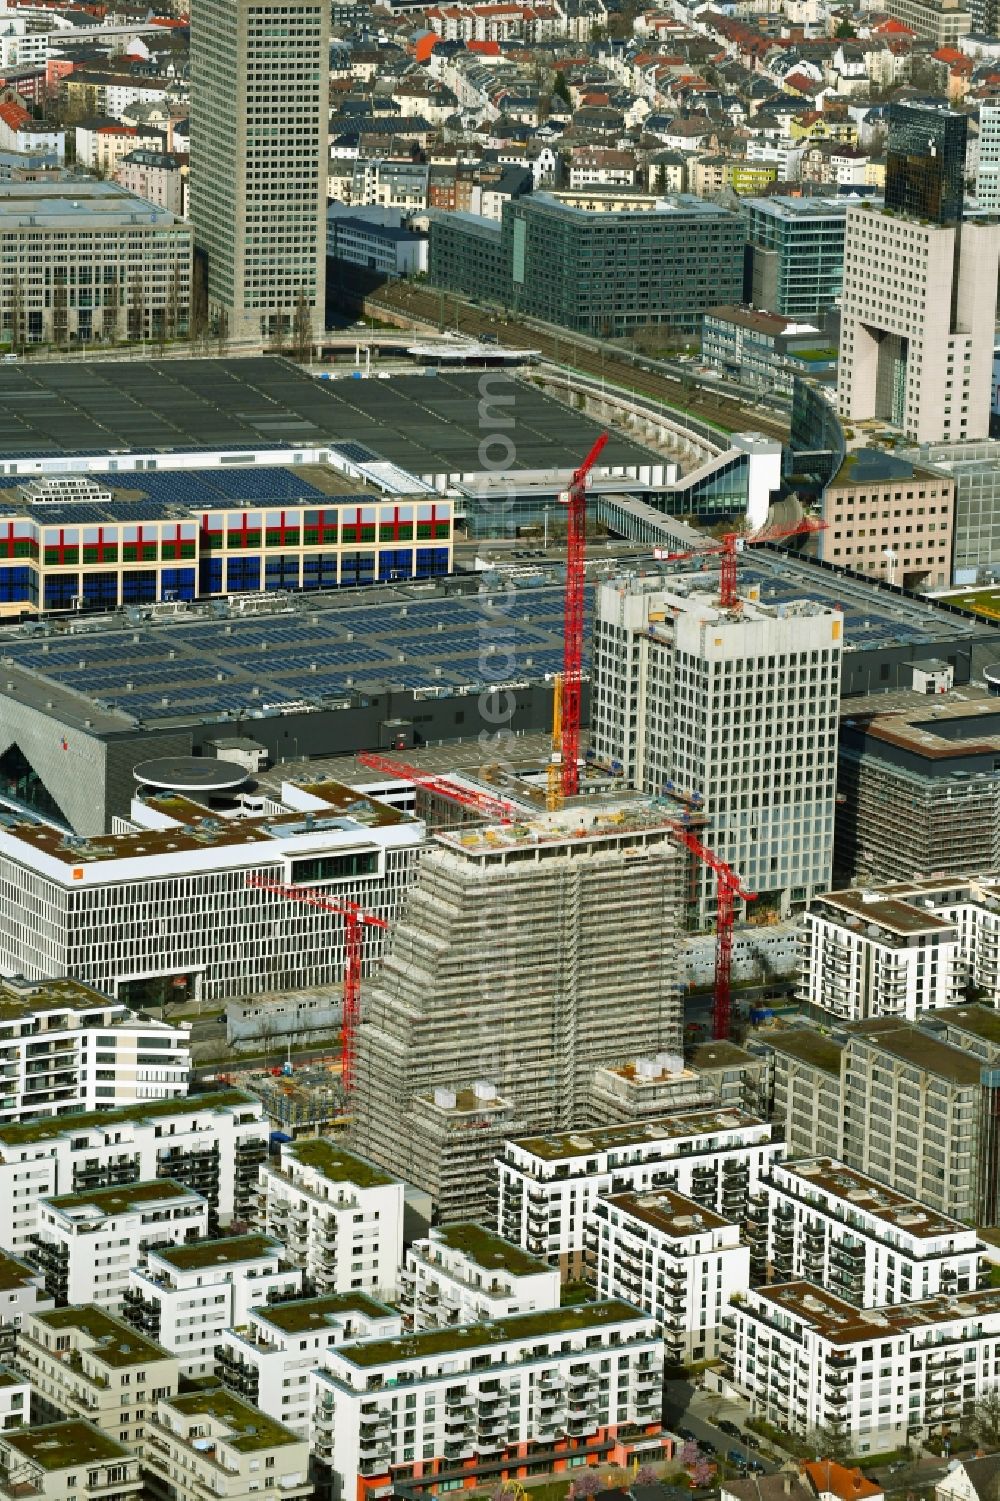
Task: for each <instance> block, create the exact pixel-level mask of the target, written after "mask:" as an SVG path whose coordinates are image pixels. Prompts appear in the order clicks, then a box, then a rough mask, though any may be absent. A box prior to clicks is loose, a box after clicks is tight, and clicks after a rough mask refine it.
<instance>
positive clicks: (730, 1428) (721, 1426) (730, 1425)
mask: <svg viewBox="0 0 1000 1501" xmlns="http://www.w3.org/2000/svg"><path fill="white" fill-rule="evenodd" d="M715 1426H716V1428H718V1430H719V1432H720V1433H728V1434H729V1437H730V1438H738V1439H742V1437H743V1434H742V1433H741V1432H740V1430H739V1428H737V1426H736V1424H735V1423H734V1422H732V1421H731V1419H729V1418H723V1419H722V1421H721V1422H719V1423H716V1425H715Z"/></svg>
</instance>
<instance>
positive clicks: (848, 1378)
mask: <svg viewBox="0 0 1000 1501" xmlns="http://www.w3.org/2000/svg"><path fill="white" fill-rule="evenodd" d="M725 1326H726V1329H725V1334H724V1336H723V1357H722V1358H723V1373H724V1377H725V1380H726V1381H727V1382H728V1383H729V1384H730V1385H731V1386H733V1387H734V1388H735V1389H736V1390H737V1391H738V1392H739V1393H740V1394H741V1395H742V1396H743V1397H744V1398H745V1399H746V1400H747V1401H749V1403H750V1407H751V1411H752V1413H753V1414H754V1415H755V1416H758V1417H763V1418H765V1419H767V1420H769V1421H771V1422H774V1423H777V1424H780V1425H781V1426H782V1427H787V1428H789V1429H790V1431H791V1432H792V1433H795V1434H796V1435H798V1436H799V1437H802V1438H804V1437H805V1436H806V1435H807V1434H811V1433H814V1432H815V1431H816V1430H817V1429H830V1430H832V1431H834V1432H836V1433H838V1434H843V1435H844V1436H845V1437H846V1439H847V1441H848V1443H849V1444H850V1447H851V1450H852V1452H853V1453H855V1454H869V1453H885V1452H886V1450H890V1449H895V1448H897V1447H899V1446H900V1445H902V1444H904V1443H905V1442H906V1441H907V1439H908V1437H910V1436H915V1437H919V1438H925V1437H928V1436H929V1435H931V1434H934V1433H941V1432H942V1431H943V1429H945V1428H947V1427H948V1426H949V1425H952V1426H954V1427H955V1428H957V1426H958V1422H959V1420H960V1419H961V1416H962V1412H963V1407H964V1404H966V1403H972V1402H975V1401H977V1400H978V1399H979V1398H980V1397H981V1396H982V1395H983V1393H984V1392H986V1391H989V1390H995V1388H996V1373H995V1370H996V1364H997V1362H998V1361H1000V1289H991V1290H989V1291H983V1292H978V1293H967V1294H965V1295H964V1296H963V1297H960V1298H950V1297H944V1296H941V1297H937V1298H932V1299H929V1300H928V1301H926V1302H920V1303H910V1304H907V1305H905V1306H903V1307H900V1306H893V1307H890V1308H878V1309H866V1310H861V1309H858V1308H855V1307H853V1306H852V1305H851V1304H850V1303H846V1302H844V1301H843V1300H842V1299H840V1298H837V1297H835V1296H834V1295H833V1294H832V1293H830V1292H827V1291H826V1290H825V1289H823V1288H821V1287H819V1286H818V1285H816V1284H815V1283H812V1282H786V1283H783V1284H782V1285H781V1286H779V1287H768V1288H755V1289H751V1290H750V1291H749V1292H747V1293H746V1294H745V1295H744V1298H743V1300H742V1301H741V1302H738V1303H736V1304H734V1306H733V1308H732V1311H731V1313H730V1314H728V1315H727V1317H726V1320H725Z"/></svg>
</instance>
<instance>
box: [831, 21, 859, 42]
mask: <svg viewBox="0 0 1000 1501" xmlns="http://www.w3.org/2000/svg"><path fill="white" fill-rule="evenodd" d="M833 34H834V36H836V37H840V39H841V40H842V41H854V39H855V38H856V37H857V32H856V31H855V30H854V27H853V26H852V25H851V23H850V21H849V20H848V19H847V17H846V16H845V17H844V19H843V20H842V21H841V22H840V24H839V25H838V27H837V29H836V31H835V32H834V33H833Z"/></svg>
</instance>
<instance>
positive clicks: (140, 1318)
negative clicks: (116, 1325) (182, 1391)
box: [125, 1235, 302, 1376]
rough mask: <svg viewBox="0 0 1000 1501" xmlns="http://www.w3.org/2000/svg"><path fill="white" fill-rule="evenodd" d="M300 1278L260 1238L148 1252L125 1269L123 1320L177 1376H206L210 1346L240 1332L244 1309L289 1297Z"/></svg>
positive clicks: (278, 1248)
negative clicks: (169, 1356) (173, 1362)
mask: <svg viewBox="0 0 1000 1501" xmlns="http://www.w3.org/2000/svg"><path fill="white" fill-rule="evenodd" d="M301 1291H302V1273H301V1272H300V1271H299V1270H298V1268H297V1267H290V1266H289V1265H288V1263H287V1261H286V1260H285V1253H284V1247H283V1246H282V1245H280V1244H279V1243H278V1242H277V1241H275V1240H271V1239H270V1238H269V1237H268V1236H262V1235H236V1236H233V1237H232V1238H231V1239H228V1240H208V1241H202V1242H201V1243H199V1244H194V1245H189V1246H175V1247H173V1248H166V1247H165V1248H163V1249H161V1250H158V1251H150V1252H149V1254H148V1256H147V1260H146V1265H145V1267H142V1268H139V1267H133V1268H132V1269H131V1270H130V1272H129V1281H128V1288H127V1289H126V1291H125V1317H126V1318H127V1319H128V1321H129V1323H130V1324H132V1325H133V1327H134V1328H136V1329H141V1330H142V1332H143V1333H144V1334H148V1335H150V1336H151V1337H152V1338H153V1339H157V1340H159V1342H160V1343H161V1344H162V1345H163V1346H164V1347H165V1348H166V1349H168V1350H170V1351H172V1352H173V1353H174V1354H175V1355H176V1356H177V1360H178V1364H179V1366H180V1369H181V1372H182V1374H183V1375H185V1376H211V1375H213V1374H214V1372H215V1347H216V1345H217V1344H218V1342H219V1340H220V1338H221V1336H222V1333H223V1331H224V1330H226V1329H235V1328H240V1327H242V1326H243V1325H244V1324H245V1323H246V1321H247V1316H248V1314H249V1312H250V1310H251V1308H257V1307H260V1306H261V1305H262V1304H266V1303H267V1302H268V1301H269V1300H270V1299H272V1298H288V1297H295V1296H296V1295H297V1294H298V1293H300V1292H301Z"/></svg>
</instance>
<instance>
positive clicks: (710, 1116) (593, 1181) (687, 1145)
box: [498, 1109, 782, 1277]
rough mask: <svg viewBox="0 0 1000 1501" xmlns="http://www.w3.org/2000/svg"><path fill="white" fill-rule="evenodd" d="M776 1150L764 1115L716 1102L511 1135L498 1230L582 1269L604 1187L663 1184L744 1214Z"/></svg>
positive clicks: (633, 1189)
mask: <svg viewBox="0 0 1000 1501" xmlns="http://www.w3.org/2000/svg"><path fill="white" fill-rule="evenodd" d="M781 1150H782V1149H781V1145H780V1143H778V1142H774V1141H772V1140H771V1127H770V1126H769V1125H768V1124H767V1123H766V1122H764V1121H762V1120H758V1119H757V1117H756V1116H752V1115H747V1114H746V1113H745V1112H743V1111H741V1110H722V1109H719V1110H696V1111H691V1112H690V1113H689V1114H683V1115H674V1116H668V1117H664V1118H661V1119H659V1120H652V1121H642V1122H633V1123H631V1124H629V1125H625V1126H608V1127H604V1128H602V1129H599V1130H594V1131H587V1132H586V1133H584V1132H574V1133H569V1134H560V1135H556V1136H536V1137H526V1138H521V1139H520V1140H517V1141H508V1142H507V1143H506V1145H505V1148H504V1153H503V1156H502V1157H501V1159H500V1161H499V1163H498V1169H499V1175H500V1191H499V1210H498V1225H499V1229H500V1232H501V1234H502V1235H504V1236H505V1237H506V1238H507V1239H508V1240H512V1241H514V1242H515V1243H516V1244H518V1245H521V1246H523V1247H524V1248H525V1249H526V1250H528V1251H530V1252H531V1253H532V1254H533V1255H537V1256H544V1257H545V1258H546V1259H547V1260H549V1261H551V1262H553V1264H555V1265H558V1266H559V1269H560V1271H561V1272H562V1274H563V1275H564V1276H573V1277H577V1276H581V1275H582V1273H583V1269H584V1248H585V1245H586V1236H587V1229H588V1226H589V1225H591V1224H592V1222H593V1216H594V1212H595V1210H596V1207H597V1200H598V1197H599V1196H600V1195H602V1194H611V1193H615V1194H618V1193H654V1192H659V1191H660V1190H662V1189H669V1190H672V1191H673V1192H674V1193H678V1194H683V1195H684V1196H685V1197H686V1198H691V1199H694V1200H696V1201H697V1203H698V1204H699V1205H700V1206H701V1207H702V1208H703V1209H708V1210H711V1211H713V1212H714V1213H716V1214H720V1215H722V1216H723V1217H724V1218H726V1219H733V1220H740V1219H742V1218H743V1217H744V1215H745V1214H746V1211H747V1207H748V1204H749V1200H750V1198H751V1197H753V1196H754V1195H756V1194H757V1193H758V1192H759V1189H760V1183H761V1179H762V1178H763V1176H764V1175H765V1173H766V1172H767V1171H768V1169H769V1168H770V1166H771V1163H772V1162H773V1161H774V1160H775V1158H776V1157H778V1156H779V1155H780V1153H781Z"/></svg>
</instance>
